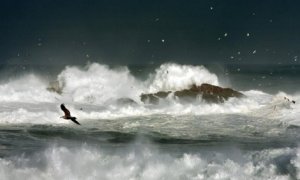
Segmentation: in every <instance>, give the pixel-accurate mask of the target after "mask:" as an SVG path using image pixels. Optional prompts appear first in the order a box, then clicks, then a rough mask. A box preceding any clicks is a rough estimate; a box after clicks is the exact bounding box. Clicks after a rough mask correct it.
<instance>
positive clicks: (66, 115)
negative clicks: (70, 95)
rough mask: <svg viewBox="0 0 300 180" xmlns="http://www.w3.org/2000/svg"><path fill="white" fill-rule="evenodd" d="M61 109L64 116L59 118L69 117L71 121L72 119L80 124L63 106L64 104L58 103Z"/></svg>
mask: <svg viewBox="0 0 300 180" xmlns="http://www.w3.org/2000/svg"><path fill="white" fill-rule="evenodd" d="M60 108H61V110H62V111H63V112H64V113H65V115H64V116H62V117H60V118H64V119H70V120H71V121H73V122H74V123H76V124H78V125H80V123H79V122H78V121H76V117H72V116H71V113H70V111H69V110H68V109H67V108H66V107H65V105H64V104H61V105H60Z"/></svg>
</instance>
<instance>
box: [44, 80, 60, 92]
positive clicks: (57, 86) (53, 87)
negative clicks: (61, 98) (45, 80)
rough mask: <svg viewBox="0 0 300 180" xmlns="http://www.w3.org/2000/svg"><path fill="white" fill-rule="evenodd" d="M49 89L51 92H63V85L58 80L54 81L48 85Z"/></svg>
mask: <svg viewBox="0 0 300 180" xmlns="http://www.w3.org/2000/svg"><path fill="white" fill-rule="evenodd" d="M47 90H48V91H51V92H56V93H58V94H61V93H62V90H63V87H61V86H60V84H59V82H58V81H52V82H50V83H49V85H48V87H47Z"/></svg>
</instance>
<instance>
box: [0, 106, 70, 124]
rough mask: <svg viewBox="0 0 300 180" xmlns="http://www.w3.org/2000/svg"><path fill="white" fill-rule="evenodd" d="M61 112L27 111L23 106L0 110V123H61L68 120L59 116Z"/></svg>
mask: <svg viewBox="0 0 300 180" xmlns="http://www.w3.org/2000/svg"><path fill="white" fill-rule="evenodd" d="M61 115H62V114H59V113H58V112H53V111H48V110H44V111H39V112H36V111H29V110H28V109H25V108H17V109H14V110H12V111H5V112H0V123H1V124H28V123H30V124H62V123H67V122H68V121H65V120H62V119H60V118H59V117H60V116H61Z"/></svg>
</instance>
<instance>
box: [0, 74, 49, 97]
mask: <svg viewBox="0 0 300 180" xmlns="http://www.w3.org/2000/svg"><path fill="white" fill-rule="evenodd" d="M47 85H48V82H45V81H43V80H42V79H41V78H39V77H37V76H36V75H33V74H28V75H25V76H22V77H20V78H18V79H11V80H9V81H8V82H7V83H3V84H0V101H1V102H31V103H34V102H36V103H37V102H53V101H54V100H55V95H54V94H53V93H51V92H49V91H47V90H46V88H47Z"/></svg>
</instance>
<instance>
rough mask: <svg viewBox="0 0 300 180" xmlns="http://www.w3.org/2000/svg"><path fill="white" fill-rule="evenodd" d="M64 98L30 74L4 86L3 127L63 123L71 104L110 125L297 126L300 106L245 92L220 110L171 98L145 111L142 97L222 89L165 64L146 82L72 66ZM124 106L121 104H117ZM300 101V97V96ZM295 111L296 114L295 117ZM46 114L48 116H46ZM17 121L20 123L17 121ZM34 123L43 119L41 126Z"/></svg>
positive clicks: (196, 73)
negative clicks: (223, 121) (180, 118)
mask: <svg viewBox="0 0 300 180" xmlns="http://www.w3.org/2000/svg"><path fill="white" fill-rule="evenodd" d="M56 82H57V87H56V88H61V90H62V91H61V92H60V94H59V93H57V92H51V91H49V90H47V87H48V86H49V82H48V81H46V80H44V79H43V78H42V77H40V76H37V75H34V74H28V75H26V76H22V77H20V78H18V79H10V80H8V81H7V82H4V83H2V84H0V94H1V96H0V100H1V103H0V106H1V107H2V109H1V111H0V121H1V123H20V122H23V123H48V122H51V123H53V122H54V123H55V122H57V123H61V120H60V119H58V118H56V117H59V114H60V113H61V112H60V109H59V107H58V105H59V104H60V103H66V104H67V106H68V107H69V109H70V110H71V112H72V114H74V115H76V116H77V117H78V118H79V119H95V120H96V119H105V118H108V119H111V118H121V117H126V116H147V115H153V114H167V115H189V114H190V115H211V114H220V113H221V114H245V115H249V116H260V117H266V118H273V117H277V118H278V119H279V118H284V119H286V120H287V121H289V122H292V121H293V122H296V123H298V121H297V120H296V117H297V116H298V115H299V112H300V111H299V105H298V103H297V104H295V105H294V104H292V103H290V102H287V101H285V100H284V97H290V95H288V94H285V93H284V92H279V93H278V94H275V95H271V94H267V93H264V92H262V91H259V90H248V91H243V92H242V93H244V94H245V95H246V97H244V98H239V99H238V98H230V99H229V100H228V101H226V102H224V103H220V104H210V103H205V102H204V101H202V100H201V97H199V99H198V100H197V101H195V102H191V103H181V102H179V101H176V99H171V98H167V99H166V100H165V101H162V102H161V103H160V104H158V105H146V104H143V103H142V102H141V101H140V94H141V93H145V92H157V91H167V90H180V89H185V88H189V87H190V86H191V85H193V84H196V85H200V84H202V83H210V84H214V85H219V84H220V82H219V80H218V77H217V76H216V75H215V74H214V73H211V72H209V71H208V70H207V69H206V68H205V67H203V66H191V65H178V64H173V63H167V64H162V65H161V66H160V67H158V68H157V69H156V70H155V71H154V73H152V74H149V76H148V78H147V79H145V80H140V79H139V78H136V77H135V76H133V75H132V73H131V72H130V71H129V69H128V68H127V67H119V68H110V67H108V66H106V65H101V64H97V63H91V64H88V65H87V66H85V67H84V68H80V67H75V66H67V67H66V68H65V69H64V70H63V71H62V72H61V73H59V74H58V76H57V81H56ZM120 99H121V100H122V101H118V100H120ZM293 99H294V100H296V101H298V100H299V96H297V95H295V96H294V97H293ZM291 109H293V111H291ZM45 114H46V115H45ZM17 117H18V118H17ZM33 119H39V120H37V121H35V120H33Z"/></svg>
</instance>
